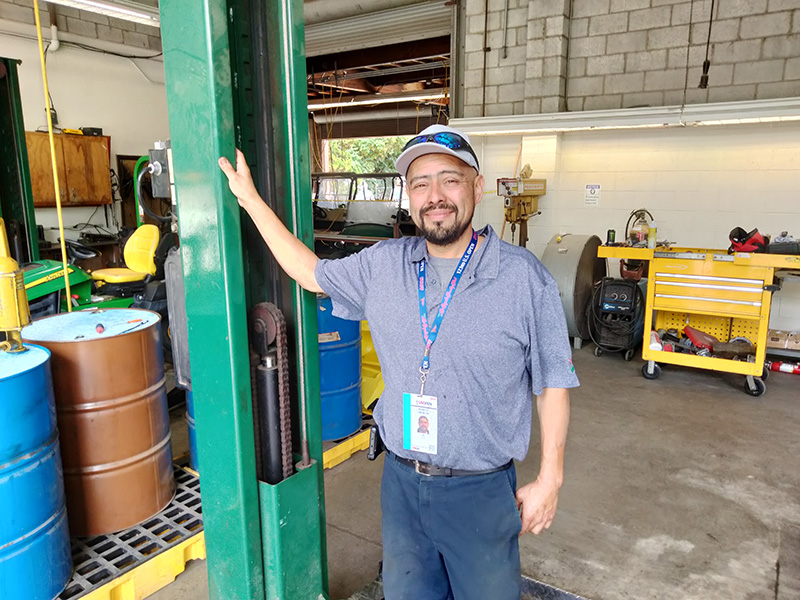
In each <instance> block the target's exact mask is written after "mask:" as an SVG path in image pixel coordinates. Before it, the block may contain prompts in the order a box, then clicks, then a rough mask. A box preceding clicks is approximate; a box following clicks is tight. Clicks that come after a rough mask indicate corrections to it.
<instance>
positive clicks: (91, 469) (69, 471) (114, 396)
mask: <svg viewBox="0 0 800 600" xmlns="http://www.w3.org/2000/svg"><path fill="white" fill-rule="evenodd" d="M160 320H161V318H160V316H159V315H158V314H156V313H153V312H150V311H146V310H138V309H128V308H119V309H108V310H90V311H78V312H72V313H62V314H59V315H54V316H52V317H46V318H44V319H40V320H38V321H34V322H33V323H31V324H30V325H29V326H28V327H26V328H25V329H24V330H23V332H22V333H23V337H24V338H25V339H26V340H29V341H31V342H35V343H37V344H40V345H42V346H45V347H46V348H47V349H48V350H50V353H51V355H52V359H51V366H52V371H53V388H54V391H55V400H56V411H57V415H58V429H59V431H60V434H61V455H62V461H63V464H64V486H65V488H66V493H67V514H68V516H69V529H70V534H71V535H73V536H79V537H83V536H92V535H100V534H104V533H111V532H115V531H120V530H122V529H126V528H128V527H131V526H133V525H135V524H137V523H139V522H141V521H144V520H145V519H147V518H149V517H151V516H152V515H154V514H156V513H157V512H159V511H160V510H162V509H163V508H164V507H165V506H166V505H167V504H169V502H170V501H171V500H172V497H173V495H174V493H175V485H174V481H173V476H172V449H171V446H170V429H169V414H168V410H167V397H166V380H165V377H164V362H163V358H162V354H161V342H160V339H159V336H160V333H159V332H160V328H161V323H160Z"/></svg>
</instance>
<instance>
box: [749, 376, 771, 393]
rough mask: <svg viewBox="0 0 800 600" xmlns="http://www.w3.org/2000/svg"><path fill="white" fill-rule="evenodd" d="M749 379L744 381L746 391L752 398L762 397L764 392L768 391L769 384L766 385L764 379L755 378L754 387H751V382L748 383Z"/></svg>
mask: <svg viewBox="0 0 800 600" xmlns="http://www.w3.org/2000/svg"><path fill="white" fill-rule="evenodd" d="M748 379H749V377H747V378H745V380H744V391H745V392H747V393H748V394H750V395H751V396H755V397H758V396H761V395H763V394H764V392H766V391H767V384H766V383H764V381H763V380H762V379H759V378H758V377H753V387H750V382H749V381H748Z"/></svg>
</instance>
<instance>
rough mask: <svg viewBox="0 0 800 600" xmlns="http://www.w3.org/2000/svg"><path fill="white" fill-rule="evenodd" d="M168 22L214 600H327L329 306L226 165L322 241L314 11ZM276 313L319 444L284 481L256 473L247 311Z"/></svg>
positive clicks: (174, 4)
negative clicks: (272, 236)
mask: <svg viewBox="0 0 800 600" xmlns="http://www.w3.org/2000/svg"><path fill="white" fill-rule="evenodd" d="M160 10H161V33H162V42H163V47H164V65H165V72H166V84H167V104H168V111H169V124H170V139H171V146H172V153H173V168H174V177H175V185H176V196H177V205H178V214H179V226H180V238H181V257H182V259H183V272H184V281H185V293H186V312H187V315H188V334H189V356H190V360H191V370H192V389H193V393H194V401H195V420H196V431H197V443H198V455H199V462H200V465H201V469H202V472H201V484H202V498H203V516H204V525H205V536H206V547H207V553H208V577H209V592H210V597H211V599H212V600H223V599H224V600H240V599H241V600H244V599H247V600H262V599H265V600H270V599H278V598H280V599H281V600H311V599H322V600H324V599H325V598H327V568H326V563H327V561H326V553H325V512H324V498H323V486H322V442H321V439H322V436H321V424H320V402H319V375H318V372H319V368H318V347H317V335H316V334H317V331H316V300H315V298H314V296H313V295H312V294H309V293H307V292H304V291H302V290H301V289H300V288H299V286H297V285H296V284H295V283H294V282H291V281H289V280H287V279H286V278H285V276H283V275H280V274H279V271H278V269H277V268H276V267H275V265H274V261H273V260H272V259H271V257H270V256H269V255H268V252H267V251H266V250H265V247H264V245H263V243H262V242H260V240H259V239H258V238H257V236H258V234H257V232H256V230H255V228H254V227H252V225H251V224H250V222H249V218H248V217H247V216H246V215H243V214H242V212H241V209H240V208H239V206H238V204H237V202H236V199H235V198H234V197H233V195H232V194H231V193H230V192H229V190H228V186H227V181H226V180H225V178H224V176H223V174H222V173H221V171H220V170H219V168H218V166H217V158H218V157H219V156H227V157H228V158H229V159H231V161H232V162H233V161H234V149H235V147H236V146H237V145H238V146H239V147H241V148H242V149H243V150H244V151H245V154H246V155H247V157H248V160H250V161H251V170H252V171H253V173H254V174H258V175H259V177H258V179H257V185H258V186H259V191H260V192H261V195H262V197H264V198H265V199H266V200H267V202H268V204H270V206H272V207H273V209H275V210H276V212H277V213H278V215H279V216H280V217H281V218H282V219H283V221H284V223H286V224H287V226H288V227H289V228H290V229H291V230H292V231H293V232H294V233H295V234H296V235H297V236H298V237H299V238H300V239H301V240H303V241H304V242H305V243H306V244H307V245H309V246H311V245H312V243H313V228H312V215H311V203H310V200H309V199H310V198H311V190H310V168H309V148H308V121H307V116H306V113H307V110H306V89H305V57H304V52H305V51H304V48H305V44H304V34H303V11H302V2H301V1H300V0H227V1H226V0H196V1H193V2H185V0H161V2H160ZM265 39H266V41H267V43H266V46H264V45H261V46H259V44H258V41H259V40H261V41H263V40H265ZM265 48H266V50H265ZM264 71H266V72H267V79H266V80H264V79H263V78H262V80H261V85H260V86H259V85H256V84H257V83H258V81H257V80H258V79H259V78H260V77H261V76H262V75H263V73H264ZM265 124H266V125H265ZM264 301H269V302H273V303H275V304H277V305H278V306H279V307H280V308H281V310H282V311H283V313H284V315H285V317H286V321H287V326H288V330H289V337H290V356H291V361H290V362H291V375H292V377H291V379H292V383H293V385H292V402H293V406H292V418H293V434H292V436H293V449H294V451H295V460H296V461H299V459H300V455H301V451H302V447H301V445H300V444H299V443H298V442H297V440H298V438H299V437H301V436H303V435H304V437H305V438H306V439H307V440H308V452H309V454H310V457H311V459H312V464H311V466H310V467H308V468H305V469H302V470H298V471H297V472H296V473H295V474H294V475H292V476H291V477H289V478H288V479H286V480H284V481H282V482H281V483H279V484H277V485H268V484H266V483H263V482H259V481H257V479H256V466H255V464H256V463H255V447H254V434H253V411H252V400H251V393H250V368H249V349H248V336H247V311H248V309H249V308H250V307H251V306H252V305H253V304H256V303H259V302H264Z"/></svg>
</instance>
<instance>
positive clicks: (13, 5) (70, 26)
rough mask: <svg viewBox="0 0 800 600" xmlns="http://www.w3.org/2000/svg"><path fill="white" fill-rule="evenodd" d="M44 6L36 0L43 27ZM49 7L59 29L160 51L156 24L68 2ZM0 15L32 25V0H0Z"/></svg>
mask: <svg viewBox="0 0 800 600" xmlns="http://www.w3.org/2000/svg"><path fill="white" fill-rule="evenodd" d="M144 3H145V4H149V5H150V6H157V5H158V2H157V0H147V1H145V2H144ZM48 6H49V5H48V3H47V2H45V1H44V0H40V2H39V13H40V15H39V20H40V22H41V24H42V26H43V27H49V26H50V25H51V23H50V13H49V10H48ZM53 7H54V8H55V14H56V22H55V25H56V26H57V27H58V29H59V31H63V32H66V33H72V34H75V35H80V36H82V37H85V38H89V39H98V40H103V41H105V42H116V43H117V44H125V45H126V46H131V47H133V48H145V49H147V50H154V51H156V52H161V32H160V31H159V29H158V27H150V26H149V25H139V24H138V23H131V22H129V21H123V20H121V19H115V18H114V17H105V16H103V15H98V14H95V13H92V12H88V11H85V10H78V9H77V8H70V7H68V6H60V5H53ZM0 19H6V20H8V21H15V22H17V23H25V24H28V25H33V24H34V23H35V19H34V14H33V0H0ZM48 37H49V36H48Z"/></svg>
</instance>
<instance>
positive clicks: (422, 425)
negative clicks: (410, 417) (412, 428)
mask: <svg viewBox="0 0 800 600" xmlns="http://www.w3.org/2000/svg"><path fill="white" fill-rule="evenodd" d="M417 433H428V417H420V418H419V427H417Z"/></svg>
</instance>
